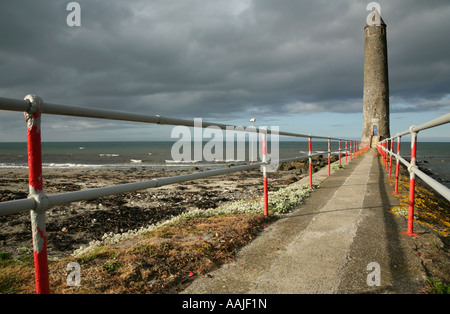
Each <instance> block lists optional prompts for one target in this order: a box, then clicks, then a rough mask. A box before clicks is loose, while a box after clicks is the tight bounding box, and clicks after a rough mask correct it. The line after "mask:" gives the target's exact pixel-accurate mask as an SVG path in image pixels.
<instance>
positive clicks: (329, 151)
mask: <svg viewBox="0 0 450 314" xmlns="http://www.w3.org/2000/svg"><path fill="white" fill-rule="evenodd" d="M330 169H331V140H330V139H328V176H330V175H331V172H330Z"/></svg>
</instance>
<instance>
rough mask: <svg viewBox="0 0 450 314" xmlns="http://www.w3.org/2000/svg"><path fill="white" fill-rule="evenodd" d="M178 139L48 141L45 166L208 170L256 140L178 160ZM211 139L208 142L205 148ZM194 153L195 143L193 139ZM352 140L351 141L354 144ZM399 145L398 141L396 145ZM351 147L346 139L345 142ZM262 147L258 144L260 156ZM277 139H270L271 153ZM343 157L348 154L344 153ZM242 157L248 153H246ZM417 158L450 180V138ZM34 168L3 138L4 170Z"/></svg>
mask: <svg viewBox="0 0 450 314" xmlns="http://www.w3.org/2000/svg"><path fill="white" fill-rule="evenodd" d="M176 142H177V141H175V140H171V141H127V142H124V141H110V142H94V141H93V142H88V141H84V142H43V143H42V163H43V168H44V169H85V170H127V169H134V168H144V169H149V170H163V169H172V170H174V169H189V168H191V167H193V166H196V167H199V168H206V169H215V168H223V167H224V165H225V164H229V163H231V164H245V163H248V162H249V161H251V150H250V146H251V145H250V142H249V141H245V142H244V144H245V146H239V145H241V144H242V142H237V141H236V142H235V143H234V153H235V156H234V158H231V159H230V158H228V159H227V158H226V157H227V154H226V148H227V147H226V145H225V143H222V144H223V146H222V148H223V154H222V156H223V157H222V158H219V160H214V161H205V160H200V161H194V158H192V159H191V160H187V161H184V160H183V161H181V162H179V161H174V160H173V158H172V156H171V149H172V147H173V145H174V144H175V143H176ZM207 143H208V142H207V141H203V145H202V148H204V147H205V145H206V144H207ZM191 145H192V146H191V151H192V156H193V153H194V143H191ZM348 145H349V144H348ZM394 146H395V147H394V150H396V145H394ZM238 147H240V148H241V149H242V148H243V147H244V149H245V158H243V159H242V158H238V155H237V150H238ZM341 148H342V149H345V142H341ZM278 149H279V158H280V159H283V158H290V157H297V156H307V155H308V143H307V142H306V141H279V143H278ZM337 149H338V143H337V142H335V141H332V143H331V150H332V151H337ZM410 149H411V144H410V142H402V143H401V151H400V154H401V155H402V156H403V157H404V158H406V159H409V156H410ZM260 150H261V147H260V146H258V147H257V151H258V153H257V154H258V156H260ZM312 150H313V152H314V153H324V155H325V156H326V155H327V151H328V143H327V141H319V140H313V142H312ZM270 151H271V143H270V142H269V143H268V152H269V153H270ZM343 156H345V155H344V153H343ZM240 157H242V155H241V156H240ZM417 160H418V162H419V164H420V165H421V166H422V167H424V168H426V169H427V170H429V171H431V172H432V173H433V174H434V175H436V176H437V177H439V178H440V179H441V180H442V183H443V184H445V185H446V186H449V185H450V168H449V167H448V165H449V162H450V142H419V143H418V144H417ZM27 167H28V160H27V144H26V142H0V169H25V168H27Z"/></svg>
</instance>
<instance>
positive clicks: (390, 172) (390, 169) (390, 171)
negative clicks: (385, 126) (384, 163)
mask: <svg viewBox="0 0 450 314" xmlns="http://www.w3.org/2000/svg"><path fill="white" fill-rule="evenodd" d="M393 152H394V140H391V154H389V179H391V178H392V175H391V174H392V153H393Z"/></svg>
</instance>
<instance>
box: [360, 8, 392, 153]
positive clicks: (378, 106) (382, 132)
mask: <svg viewBox="0 0 450 314" xmlns="http://www.w3.org/2000/svg"><path fill="white" fill-rule="evenodd" d="M371 14H372V18H371V19H370V20H369V21H368V23H367V25H366V27H364V94H363V107H364V108H363V133H362V137H361V141H362V142H369V141H371V147H376V145H377V143H378V141H379V139H380V138H381V139H383V138H388V137H390V131H389V79H388V60H387V41H386V24H385V23H384V21H383V19H382V18H381V17H380V15H379V13H378V11H377V10H376V9H373V12H372V13H371Z"/></svg>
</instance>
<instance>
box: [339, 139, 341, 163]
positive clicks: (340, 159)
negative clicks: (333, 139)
mask: <svg viewBox="0 0 450 314" xmlns="http://www.w3.org/2000/svg"><path fill="white" fill-rule="evenodd" d="M340 165H341V140H339V166H340Z"/></svg>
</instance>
